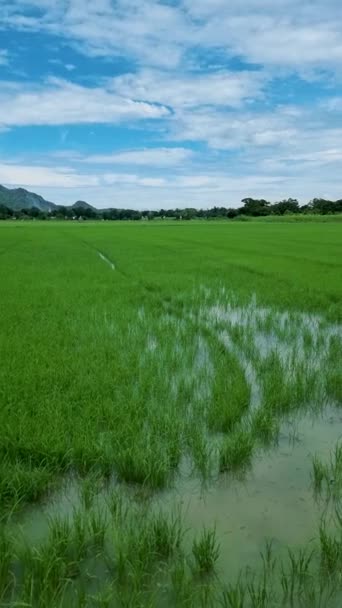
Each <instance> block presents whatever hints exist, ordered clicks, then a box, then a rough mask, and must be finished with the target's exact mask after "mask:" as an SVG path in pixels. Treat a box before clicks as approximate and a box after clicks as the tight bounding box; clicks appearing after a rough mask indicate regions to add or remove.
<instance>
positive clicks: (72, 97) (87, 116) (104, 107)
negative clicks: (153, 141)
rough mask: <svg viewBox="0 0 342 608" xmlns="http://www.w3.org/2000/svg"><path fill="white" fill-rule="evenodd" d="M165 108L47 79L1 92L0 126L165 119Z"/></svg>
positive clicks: (95, 89) (6, 88)
mask: <svg viewBox="0 0 342 608" xmlns="http://www.w3.org/2000/svg"><path fill="white" fill-rule="evenodd" d="M168 114H169V111H168V110H167V108H165V107H162V106H159V105H153V104H150V103H146V102H143V101H134V100H132V99H129V98H127V97H122V96H119V95H117V94H115V93H113V92H112V91H109V90H108V89H106V88H105V87H104V88H101V87H93V88H90V87H84V86H81V85H79V84H75V83H72V82H67V81H64V80H58V79H55V78H50V79H49V80H48V81H47V82H46V83H45V84H43V85H35V86H34V85H31V86H28V87H26V86H23V85H21V84H18V85H17V86H15V85H14V84H13V83H11V84H9V85H8V86H3V88H2V91H1V92H0V126H3V127H11V126H23V125H65V124H86V123H104V124H106V123H119V122H121V121H125V120H130V121H134V120H139V119H153V118H161V117H163V116H167V115H168Z"/></svg>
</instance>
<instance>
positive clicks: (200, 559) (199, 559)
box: [192, 528, 220, 574]
mask: <svg viewBox="0 0 342 608" xmlns="http://www.w3.org/2000/svg"><path fill="white" fill-rule="evenodd" d="M192 554H193V556H194V560H195V568H196V569H197V570H198V571H199V573H200V574H211V573H213V572H214V570H215V566H216V562H217V560H218V558H219V556H220V547H219V544H218V542H217V539H216V530H215V528H214V529H212V530H207V529H203V530H202V533H201V535H200V537H199V538H198V539H195V540H194V542H193V545H192Z"/></svg>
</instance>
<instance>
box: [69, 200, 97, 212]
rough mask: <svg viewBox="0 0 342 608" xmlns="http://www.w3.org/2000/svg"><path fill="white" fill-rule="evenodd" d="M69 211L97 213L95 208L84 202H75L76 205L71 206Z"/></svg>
mask: <svg viewBox="0 0 342 608" xmlns="http://www.w3.org/2000/svg"><path fill="white" fill-rule="evenodd" d="M71 209H91V210H92V211H97V209H96V207H93V206H92V205H89V203H86V202H85V201H76V203H74V204H73V205H71Z"/></svg>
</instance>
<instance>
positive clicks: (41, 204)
mask: <svg viewBox="0 0 342 608" xmlns="http://www.w3.org/2000/svg"><path fill="white" fill-rule="evenodd" d="M0 205H5V206H6V207H8V208H9V209H13V211H20V209H31V208H32V207H37V209H40V211H52V210H53V209H55V208H56V205H55V204H54V203H51V202H50V201H46V200H45V198H43V197H42V196H40V195H39V194H35V193H34V192H29V191H28V190H25V188H13V189H10V188H5V186H0Z"/></svg>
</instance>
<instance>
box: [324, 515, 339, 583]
mask: <svg viewBox="0 0 342 608" xmlns="http://www.w3.org/2000/svg"><path fill="white" fill-rule="evenodd" d="M319 539H320V557H321V565H322V569H323V571H324V572H325V573H326V574H328V575H332V574H337V573H338V574H340V573H341V568H342V543H341V538H340V537H337V538H336V537H335V536H333V535H332V534H329V533H328V531H327V528H326V523H325V522H324V521H323V522H322V523H321V525H320V528H319Z"/></svg>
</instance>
